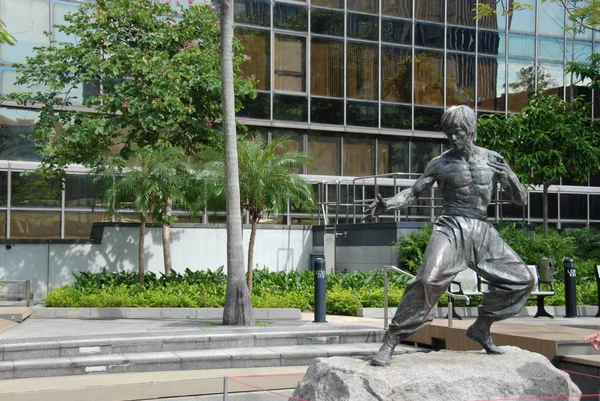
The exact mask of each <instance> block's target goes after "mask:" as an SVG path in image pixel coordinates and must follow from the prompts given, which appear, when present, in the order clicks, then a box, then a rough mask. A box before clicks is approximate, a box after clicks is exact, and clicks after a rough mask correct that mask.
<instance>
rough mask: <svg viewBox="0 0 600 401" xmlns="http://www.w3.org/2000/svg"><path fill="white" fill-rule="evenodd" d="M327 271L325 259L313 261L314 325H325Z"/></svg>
mask: <svg viewBox="0 0 600 401" xmlns="http://www.w3.org/2000/svg"><path fill="white" fill-rule="evenodd" d="M326 295H327V270H326V267H325V259H323V258H317V259H315V320H314V321H313V322H314V323H327V320H326V319H325V317H326V313H325V311H326Z"/></svg>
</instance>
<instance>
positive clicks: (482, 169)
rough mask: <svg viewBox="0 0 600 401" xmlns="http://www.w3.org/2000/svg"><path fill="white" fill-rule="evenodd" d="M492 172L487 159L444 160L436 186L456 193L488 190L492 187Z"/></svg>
mask: <svg viewBox="0 0 600 401" xmlns="http://www.w3.org/2000/svg"><path fill="white" fill-rule="evenodd" d="M492 179H493V172H492V170H491V168H490V166H489V165H488V163H487V159H484V158H482V157H473V158H471V159H470V160H469V161H465V160H461V159H451V160H445V161H444V162H443V163H442V164H441V166H440V171H439V175H438V185H440V186H443V187H445V188H446V189H453V190H458V191H465V190H466V191H469V192H472V191H475V192H478V191H479V190H488V189H489V188H490V187H491V185H492Z"/></svg>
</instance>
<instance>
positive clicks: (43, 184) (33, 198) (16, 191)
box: [11, 172, 61, 207]
mask: <svg viewBox="0 0 600 401" xmlns="http://www.w3.org/2000/svg"><path fill="white" fill-rule="evenodd" d="M11 180H12V183H11V188H12V192H11V195H12V196H11V205H12V206H14V207H40V206H48V207H61V186H60V185H59V182H58V181H56V180H50V181H48V180H45V179H42V177H41V176H40V175H38V174H28V175H22V174H21V173H19V172H12V173H11Z"/></svg>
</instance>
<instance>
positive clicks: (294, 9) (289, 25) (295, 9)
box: [273, 3, 308, 32]
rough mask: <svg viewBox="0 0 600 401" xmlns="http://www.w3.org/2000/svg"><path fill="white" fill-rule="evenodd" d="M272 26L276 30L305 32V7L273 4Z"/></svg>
mask: <svg viewBox="0 0 600 401" xmlns="http://www.w3.org/2000/svg"><path fill="white" fill-rule="evenodd" d="M273 12H274V15H275V18H274V24H275V27H276V28H280V29H290V30H293V31H302V32H306V30H307V29H308V12H307V11H306V6H296V5H293V4H285V3H275V8H274V11H273Z"/></svg>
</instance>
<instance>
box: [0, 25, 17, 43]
mask: <svg viewBox="0 0 600 401" xmlns="http://www.w3.org/2000/svg"><path fill="white" fill-rule="evenodd" d="M0 43H4V44H7V45H11V46H14V45H16V44H17V39H15V37H14V36H12V35H11V34H10V33H9V32H8V30H7V29H6V24H5V23H4V21H0Z"/></svg>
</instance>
